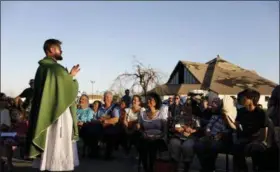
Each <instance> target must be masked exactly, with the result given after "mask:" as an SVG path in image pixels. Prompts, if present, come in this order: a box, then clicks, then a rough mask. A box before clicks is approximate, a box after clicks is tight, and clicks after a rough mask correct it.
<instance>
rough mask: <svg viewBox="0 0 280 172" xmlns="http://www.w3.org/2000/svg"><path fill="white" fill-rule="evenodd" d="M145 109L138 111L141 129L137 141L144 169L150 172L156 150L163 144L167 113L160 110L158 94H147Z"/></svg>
mask: <svg viewBox="0 0 280 172" xmlns="http://www.w3.org/2000/svg"><path fill="white" fill-rule="evenodd" d="M147 97H148V98H147V105H148V109H147V111H142V112H141V113H140V118H139V124H138V125H137V126H138V128H140V131H141V134H142V136H141V138H140V141H139V155H140V159H141V160H142V163H143V167H144V170H145V171H146V172H152V171H153V168H154V162H155V160H156V155H157V151H158V150H159V149H161V148H162V147H163V146H165V142H164V141H165V140H166V129H167V127H166V121H165V120H164V118H165V116H167V114H164V112H161V111H160V110H159V109H160V108H161V104H162V102H161V99H160V97H159V95H158V94H156V93H150V94H148V96H147Z"/></svg>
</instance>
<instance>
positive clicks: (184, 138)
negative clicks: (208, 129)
mask: <svg viewBox="0 0 280 172" xmlns="http://www.w3.org/2000/svg"><path fill="white" fill-rule="evenodd" d="M190 112H191V111H190ZM168 123H169V130H168V132H169V136H170V138H171V139H170V141H169V152H170V155H171V158H172V160H173V161H174V168H175V170H176V169H177V168H178V165H179V163H180V160H181V156H183V162H184V172H188V171H189V168H190V165H191V162H192V160H193V157H194V149H193V146H194V144H195V140H196V139H197V136H196V131H197V129H198V128H199V126H200V124H199V123H200V121H199V119H197V118H195V117H194V116H193V115H192V114H183V115H179V116H176V117H172V118H169V119H168Z"/></svg>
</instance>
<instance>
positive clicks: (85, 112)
mask: <svg viewBox="0 0 280 172" xmlns="http://www.w3.org/2000/svg"><path fill="white" fill-rule="evenodd" d="M92 119H93V111H92V110H91V109H90V108H89V98H88V96H87V95H85V94H84V95H82V96H81V97H80V100H79V108H78V109H77V121H78V127H79V130H80V131H79V132H80V137H81V139H82V141H83V142H84V146H83V148H84V149H83V155H85V147H86V146H87V145H88V144H89V143H88V137H90V136H89V135H87V134H86V131H85V130H84V129H83V126H85V125H86V124H87V123H89V122H90V121H91V120H92Z"/></svg>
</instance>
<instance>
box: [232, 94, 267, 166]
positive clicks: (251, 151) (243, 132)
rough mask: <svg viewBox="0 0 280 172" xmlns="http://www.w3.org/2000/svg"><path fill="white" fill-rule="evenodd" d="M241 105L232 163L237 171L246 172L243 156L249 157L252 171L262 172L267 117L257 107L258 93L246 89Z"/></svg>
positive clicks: (236, 126)
mask: <svg viewBox="0 0 280 172" xmlns="http://www.w3.org/2000/svg"><path fill="white" fill-rule="evenodd" d="M242 93H243V95H242V101H241V102H242V105H243V106H244V108H243V109H242V110H240V111H238V114H237V117H236V122H235V129H236V130H237V136H238V140H237V143H236V144H235V145H234V153H235V154H234V162H235V165H236V167H237V168H238V171H248V168H247V164H246V160H245V156H251V157H252V160H253V165H254V168H255V169H254V170H256V171H264V165H265V164H263V162H264V159H263V155H264V154H263V153H264V152H265V150H266V149H267V147H268V143H269V142H267V141H268V138H267V136H268V127H269V122H268V117H267V115H266V114H265V112H264V111H263V109H261V108H259V107H257V105H258V101H259V98H260V93H259V92H257V91H254V90H250V89H247V90H245V91H243V92H242Z"/></svg>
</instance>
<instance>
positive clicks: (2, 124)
mask: <svg viewBox="0 0 280 172" xmlns="http://www.w3.org/2000/svg"><path fill="white" fill-rule="evenodd" d="M0 96H1V97H0V134H1V133H2V132H8V131H10V129H11V118H10V113H9V110H8V108H7V101H6V96H5V94H3V93H1V95H0ZM13 142H14V141H13V140H11V139H9V138H5V139H4V138H3V137H0V170H1V171H4V164H5V161H4V160H3V159H2V156H3V154H4V153H6V157H7V165H8V171H12V168H13V164H12V157H13V149H12V145H13Z"/></svg>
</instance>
